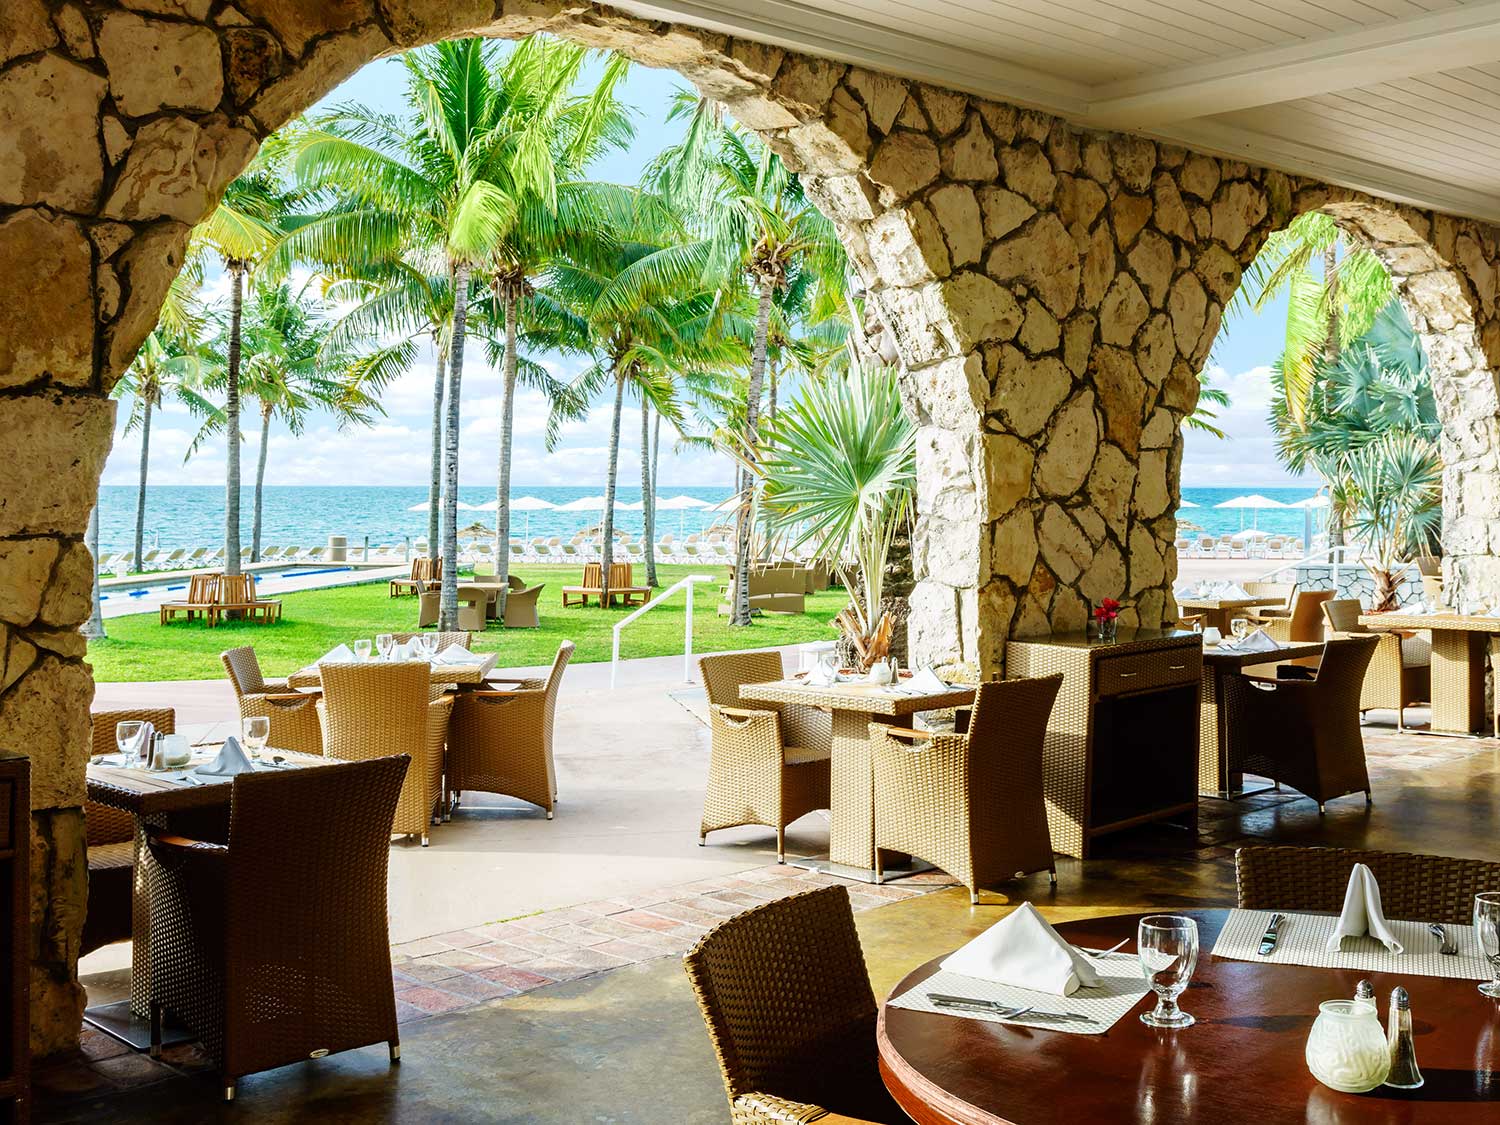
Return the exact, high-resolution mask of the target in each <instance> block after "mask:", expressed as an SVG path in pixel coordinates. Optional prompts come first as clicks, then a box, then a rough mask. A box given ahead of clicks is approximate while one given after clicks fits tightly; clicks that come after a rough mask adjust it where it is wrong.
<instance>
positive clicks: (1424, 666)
mask: <svg viewBox="0 0 1500 1125" xmlns="http://www.w3.org/2000/svg"><path fill="white" fill-rule="evenodd" d="M1363 611H1364V610H1363V607H1362V606H1361V605H1360V604H1359V599H1358V598H1334V599H1332V600H1330V601H1326V602H1324V603H1323V616H1324V617H1325V618H1327V620H1328V627H1329V628H1330V629H1331V630H1333V634H1332V635H1333V636H1335V637H1354V636H1360V637H1368V636H1373V637H1376V638H1377V639H1378V643H1377V644H1376V646H1375V654H1374V655H1373V656H1372V657H1371V658H1370V667H1369V668H1368V669H1367V670H1366V671H1365V678H1364V683H1363V684H1362V685H1361V687H1360V692H1359V710H1360V714H1364V713H1365V712H1366V711H1370V710H1374V709H1376V708H1379V709H1380V710H1382V711H1386V710H1390V711H1394V712H1396V729H1397V730H1405V729H1406V716H1405V709H1406V708H1407V707H1409V706H1410V705H1411V704H1413V703H1423V702H1427V701H1429V700H1431V699H1432V644H1431V643H1430V642H1429V641H1426V640H1423V639H1422V638H1421V637H1419V636H1411V637H1403V636H1402V635H1401V634H1400V633H1396V632H1387V631H1381V632H1379V633H1372V632H1371V631H1370V630H1369V629H1367V628H1366V627H1365V626H1363V625H1361V624H1360V623H1359V615H1360V614H1361V613H1362V612H1363Z"/></svg>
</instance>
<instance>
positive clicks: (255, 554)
mask: <svg viewBox="0 0 1500 1125" xmlns="http://www.w3.org/2000/svg"><path fill="white" fill-rule="evenodd" d="M270 436H271V407H269V406H267V405H265V404H262V405H261V408H260V454H259V456H257V457H256V459H255V515H254V517H253V518H252V519H251V521H250V561H251V562H260V514H261V510H262V507H263V505H262V500H263V499H264V493H265V487H266V442H267V440H268V439H269V438H270Z"/></svg>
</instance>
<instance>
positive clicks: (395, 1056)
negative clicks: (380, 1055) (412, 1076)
mask: <svg viewBox="0 0 1500 1125" xmlns="http://www.w3.org/2000/svg"><path fill="white" fill-rule="evenodd" d="M386 1045H387V1046H388V1047H390V1049H391V1062H393V1063H398V1062H400V1061H401V1040H399V1039H392V1040H391V1041H390V1042H389V1043H388V1044H386Z"/></svg>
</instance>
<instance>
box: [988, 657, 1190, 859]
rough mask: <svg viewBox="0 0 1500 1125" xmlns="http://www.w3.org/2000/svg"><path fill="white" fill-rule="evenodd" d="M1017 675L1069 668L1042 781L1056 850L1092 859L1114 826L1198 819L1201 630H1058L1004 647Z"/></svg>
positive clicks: (1055, 709)
mask: <svg viewBox="0 0 1500 1125" xmlns="http://www.w3.org/2000/svg"><path fill="white" fill-rule="evenodd" d="M1005 672H1006V675H1007V676H1009V677H1012V678H1023V677H1029V676H1050V675H1053V674H1054V673H1057V672H1061V673H1062V677H1063V682H1062V688H1061V690H1060V691H1059V692H1058V695H1057V703H1056V705H1055V706H1054V707H1053V709H1052V718H1051V720H1050V721H1049V722H1048V725H1047V741H1046V749H1045V751H1044V754H1043V775H1042V776H1043V781H1042V784H1043V789H1044V792H1045V794H1046V798H1047V821H1048V827H1049V828H1050V829H1051V832H1052V847H1053V850H1055V851H1059V852H1062V853H1063V854H1064V855H1071V856H1078V857H1079V858H1087V857H1088V856H1089V854H1090V848H1091V845H1092V842H1093V841H1094V840H1095V839H1097V838H1098V837H1100V836H1103V835H1105V834H1106V833H1109V832H1117V831H1119V830H1120V829H1122V828H1131V827H1134V826H1136V825H1138V824H1144V823H1146V822H1148V821H1153V820H1164V819H1168V818H1171V819H1173V820H1178V821H1182V822H1186V823H1189V824H1190V825H1191V826H1193V827H1196V824H1197V815H1198V707H1199V700H1198V688H1199V681H1200V679H1201V678H1202V673H1203V645H1202V638H1201V637H1200V636H1199V635H1198V634H1195V633H1183V632H1177V631H1175V630H1157V629H1151V630H1146V629H1141V630H1135V631H1131V630H1124V629H1122V630H1121V631H1120V636H1119V638H1118V640H1116V641H1113V642H1108V643H1105V642H1100V641H1097V640H1092V639H1090V638H1089V637H1087V636H1085V635H1084V634H1082V633H1054V634H1051V635H1048V636H1042V637H1028V638H1025V639H1020V640H1013V641H1010V642H1008V643H1007V644H1006V646H1005Z"/></svg>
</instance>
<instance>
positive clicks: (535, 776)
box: [445, 641, 573, 820]
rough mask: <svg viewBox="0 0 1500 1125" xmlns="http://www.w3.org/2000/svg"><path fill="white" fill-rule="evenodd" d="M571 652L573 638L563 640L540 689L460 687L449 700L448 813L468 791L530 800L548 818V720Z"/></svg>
mask: <svg viewBox="0 0 1500 1125" xmlns="http://www.w3.org/2000/svg"><path fill="white" fill-rule="evenodd" d="M572 656H573V642H572V641H564V642H563V643H562V644H561V645H559V646H558V649H557V656H556V657H555V658H554V659H553V661H552V670H551V671H550V672H549V673H548V674H547V679H546V682H545V684H544V685H543V686H541V687H525V686H518V687H516V688H511V689H508V690H504V691H495V690H485V691H465V692H462V693H461V694H460V695H459V696H458V698H457V699H456V700H455V701H454V704H453V719H452V721H451V723H450V724H449V727H448V772H447V788H448V799H447V801H446V802H445V805H446V807H447V808H448V809H449V810H450V812H451V810H452V809H454V808H456V807H457V806H458V803H459V799H460V798H461V797H462V796H463V794H464V792H465V791H466V790H471V789H472V790H476V791H478V792H481V793H500V794H503V795H505V796H507V797H518V798H519V799H521V800H523V801H530V802H531V803H532V804H533V805H540V806H541V807H542V808H543V809H545V810H546V811H547V819H548V820H551V819H552V810H553V808H554V807H555V806H556V804H557V771H556V769H555V768H554V766H553V762H552V722H553V716H554V715H555V714H556V712H557V692H558V689H559V688H560V687H561V686H562V678H563V670H564V669H565V668H567V666H568V661H569V660H570V659H572Z"/></svg>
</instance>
